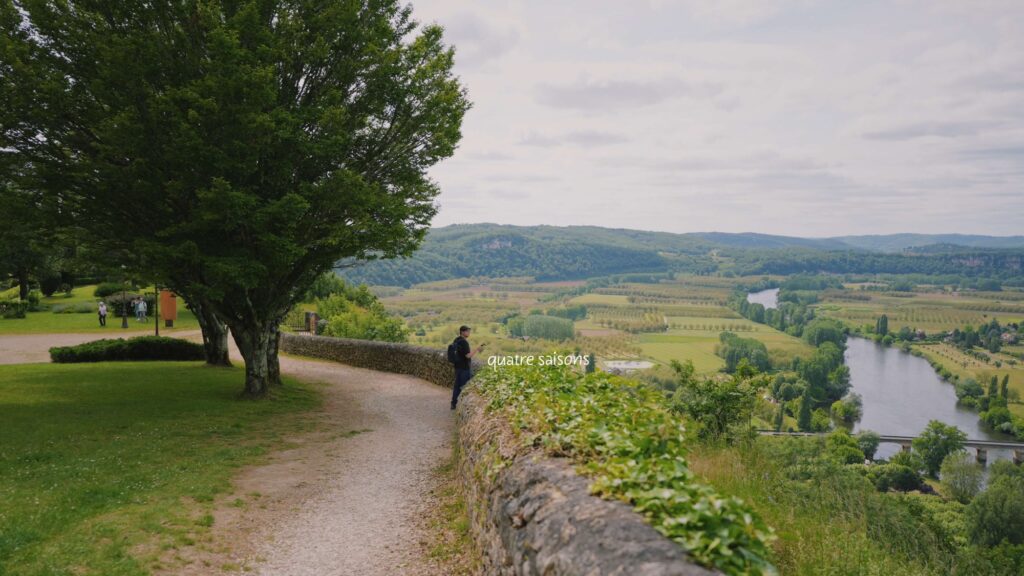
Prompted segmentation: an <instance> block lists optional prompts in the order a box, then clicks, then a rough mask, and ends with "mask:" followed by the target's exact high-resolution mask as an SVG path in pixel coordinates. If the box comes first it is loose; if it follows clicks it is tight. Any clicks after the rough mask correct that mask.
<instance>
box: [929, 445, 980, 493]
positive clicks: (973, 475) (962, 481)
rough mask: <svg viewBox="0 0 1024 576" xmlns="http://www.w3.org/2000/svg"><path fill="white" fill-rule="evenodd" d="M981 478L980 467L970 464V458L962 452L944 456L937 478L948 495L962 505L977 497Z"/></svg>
mask: <svg viewBox="0 0 1024 576" xmlns="http://www.w3.org/2000/svg"><path fill="white" fill-rule="evenodd" d="M983 476H984V472H983V471H982V469H981V466H979V465H978V464H976V463H975V462H972V461H971V456H970V455H969V454H968V453H967V452H964V451H962V450H961V451H960V452H953V453H952V454H950V455H948V456H946V459H945V460H943V461H942V468H940V469H939V478H940V479H941V480H942V485H943V486H944V487H945V488H946V492H947V493H948V495H949V496H951V497H953V498H954V499H955V500H957V501H958V502H962V503H964V504H967V503H968V502H970V501H971V499H973V498H974V497H975V496H977V495H978V492H979V491H980V490H981V481H982V478H983Z"/></svg>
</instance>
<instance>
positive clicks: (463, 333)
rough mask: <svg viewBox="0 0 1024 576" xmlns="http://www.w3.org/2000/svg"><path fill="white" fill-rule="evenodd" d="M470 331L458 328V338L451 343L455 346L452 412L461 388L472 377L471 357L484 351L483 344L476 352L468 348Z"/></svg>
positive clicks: (463, 327) (461, 327)
mask: <svg viewBox="0 0 1024 576" xmlns="http://www.w3.org/2000/svg"><path fill="white" fill-rule="evenodd" d="M471 330H472V329H471V328H470V327H469V326H459V336H458V338H456V339H455V342H453V343H452V344H453V345H454V346H455V387H454V388H453V389H452V410H455V405H456V404H457V403H458V402H459V394H461V393H462V387H463V386H465V385H466V382H469V379H470V378H472V377H473V370H472V364H471V362H472V359H473V357H474V356H476V355H477V354H479V353H480V352H482V351H483V349H484V345H483V344H481V345H479V346H477V348H476V350H473V349H472V348H470V346H469V333H470V332H471Z"/></svg>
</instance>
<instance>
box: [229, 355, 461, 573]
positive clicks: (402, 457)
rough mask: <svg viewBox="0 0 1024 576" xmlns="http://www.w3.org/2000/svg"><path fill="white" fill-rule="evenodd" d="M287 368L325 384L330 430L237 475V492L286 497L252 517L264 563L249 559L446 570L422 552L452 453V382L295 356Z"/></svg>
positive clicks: (321, 568)
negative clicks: (441, 471)
mask: <svg viewBox="0 0 1024 576" xmlns="http://www.w3.org/2000/svg"><path fill="white" fill-rule="evenodd" d="M281 369H282V371H283V372H285V373H286V374H288V375H290V376H293V377H297V378H302V379H306V380H313V381H319V382H323V383H325V384H326V386H325V387H324V394H325V405H324V408H323V411H324V414H323V415H324V417H325V418H326V419H327V424H328V426H327V430H328V431H327V433H326V434H327V436H326V438H322V439H319V440H312V441H310V442H308V443H307V444H306V445H304V446H303V447H300V448H297V449H295V450H294V451H289V452H291V453H283V454H279V455H277V456H276V457H275V458H274V459H273V461H272V462H271V463H270V464H269V465H267V466H261V467H258V468H254V469H252V470H249V471H247V472H246V473H244V474H243V476H242V478H240V479H239V480H238V482H237V484H236V485H237V486H238V490H237V491H238V492H250V491H252V490H256V491H260V492H261V494H264V495H267V496H269V499H270V500H271V501H274V500H275V499H278V501H276V502H273V505H271V506H268V508H265V509H262V510H261V511H258V512H256V513H255V514H253V515H252V517H251V518H250V519H248V522H249V523H253V522H254V524H252V525H253V531H252V537H251V538H250V541H252V542H255V543H257V544H256V546H254V547H253V549H252V550H251V552H250V554H249V558H250V559H255V560H256V562H255V563H253V564H249V563H248V562H247V563H246V564H247V565H251V566H252V567H253V568H254V569H255V572H256V573H257V574H266V575H275V576H276V575H282V576H292V575H294V576H304V575H310V576H314V575H315V576H328V575H336V576H347V575H353V576H355V575H364V576H375V575H381V576H384V575H392V574H435V573H442V572H438V571H437V567H434V566H431V565H430V563H429V562H427V561H426V560H425V558H424V554H423V549H422V546H420V542H421V541H423V540H424V539H425V538H426V535H425V534H424V532H423V531H424V529H425V528H424V526H423V525H422V523H421V522H420V521H419V519H420V518H422V517H423V516H424V515H426V514H427V513H429V510H428V509H427V508H428V507H429V506H430V501H431V497H430V493H431V490H432V489H433V488H434V484H435V481H436V480H435V478H436V477H435V475H434V473H433V471H434V469H435V468H436V467H437V466H438V465H439V464H440V463H442V462H444V461H445V459H446V458H447V457H449V456H450V449H451V448H450V445H451V444H450V443H451V436H452V430H453V418H452V416H451V413H450V411H449V410H448V394H449V391H448V390H446V389H444V388H441V387H439V386H435V385H433V384H430V383H427V382H425V381H423V380H419V379H417V378H413V377H410V376H403V375H397V374H386V373H382V372H374V371H371V370H364V369H361V368H353V367H350V366H344V365H341V364H334V363H326V362H317V361H309V360H300V359H295V358H289V357H282V359H281ZM353 434H354V435H353ZM268 490H274V493H269V494H268Z"/></svg>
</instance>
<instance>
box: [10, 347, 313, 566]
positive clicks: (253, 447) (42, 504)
mask: <svg viewBox="0 0 1024 576" xmlns="http://www.w3.org/2000/svg"><path fill="white" fill-rule="evenodd" d="M242 380H243V373H242V371H241V370H240V369H237V368H226V369H225V368H211V367H207V366H205V365H202V364H198V363H181V362H177V363H169V362H168V363H165V362H150V363H106V364H75V365H66V364H62V365H50V364H33V365H9V366H0V422H2V423H3V424H2V427H3V428H2V434H0V574H4V575H5V576H28V575H51V574H52V575H58V574H69V575H70V574H103V575H104V576H118V575H137V574H146V573H149V572H150V571H152V570H157V569H159V568H161V564H160V562H161V561H160V557H161V556H162V555H163V554H164V552H165V551H167V550H172V549H174V548H177V547H181V546H188V545H191V544H193V543H196V542H201V541H202V540H203V538H204V535H205V534H206V532H207V531H208V529H209V526H210V524H211V523H212V520H213V517H212V516H211V515H210V512H211V510H212V500H213V498H214V496H216V495H217V494H223V493H229V492H230V490H231V477H232V476H233V475H234V474H235V473H236V472H237V469H238V468H239V467H240V466H243V465H246V464H249V463H252V462H255V461H258V460H259V458H260V457H261V456H262V455H263V454H265V453H266V452H267V450H268V449H270V448H272V447H276V446H280V445H281V444H282V443H283V437H284V435H285V434H288V433H292V432H295V431H297V430H301V429H306V428H308V427H309V426H310V424H309V423H308V421H307V420H306V419H304V418H302V417H301V414H302V413H303V412H305V411H308V410H310V409H312V408H313V407H315V406H316V405H317V403H318V400H317V394H316V393H315V391H314V390H313V389H312V388H311V387H309V386H307V385H304V384H300V383H297V382H295V381H291V380H289V381H288V382H287V385H286V386H285V387H284V388H282V389H281V390H279V391H277V392H276V393H275V395H276V397H275V398H274V399H273V400H272V401H267V402H246V401H242V400H239V399H238V391H239V389H240V387H241V382H242ZM243 496H244V495H243ZM163 567H164V568H173V567H167V566H163Z"/></svg>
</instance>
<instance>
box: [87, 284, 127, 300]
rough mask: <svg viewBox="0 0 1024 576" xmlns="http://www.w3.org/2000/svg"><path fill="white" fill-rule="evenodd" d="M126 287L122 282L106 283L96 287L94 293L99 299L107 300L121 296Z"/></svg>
mask: <svg viewBox="0 0 1024 576" xmlns="http://www.w3.org/2000/svg"><path fill="white" fill-rule="evenodd" d="M125 288H126V287H125V285H124V284H121V283H120V282H104V283H102V284H99V285H97V286H96V290H95V291H94V292H93V293H92V294H93V296H95V297H97V298H106V297H107V296H110V295H112V294H119V293H121V292H122V291H124V290H125Z"/></svg>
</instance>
